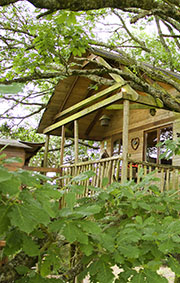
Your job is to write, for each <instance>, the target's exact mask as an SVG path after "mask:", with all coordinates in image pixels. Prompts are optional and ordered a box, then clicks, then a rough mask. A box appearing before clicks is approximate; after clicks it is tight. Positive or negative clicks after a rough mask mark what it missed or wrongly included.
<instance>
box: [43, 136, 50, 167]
mask: <svg viewBox="0 0 180 283" xmlns="http://www.w3.org/2000/svg"><path fill="white" fill-rule="evenodd" d="M49 138H50V136H49V135H46V142H45V150H44V160H43V167H47V164H48V150H49Z"/></svg>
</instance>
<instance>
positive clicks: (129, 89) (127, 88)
mask: <svg viewBox="0 0 180 283" xmlns="http://www.w3.org/2000/svg"><path fill="white" fill-rule="evenodd" d="M96 61H97V62H98V63H99V64H101V65H103V66H104V67H106V68H107V69H112V67H111V65H110V64H108V62H107V61H106V60H104V59H103V58H102V57H99V56H98V57H97V58H96ZM109 75H110V76H111V77H112V78H113V79H114V80H115V81H116V82H120V83H121V84H122V85H124V86H123V89H124V91H125V92H126V93H131V95H133V97H134V99H135V98H138V93H137V92H136V91H135V90H134V89H133V88H132V87H131V86H130V85H129V84H128V83H127V82H126V81H125V80H124V79H123V78H122V77H121V76H120V75H118V74H113V73H110V74H109Z"/></svg>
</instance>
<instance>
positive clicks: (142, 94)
mask: <svg viewBox="0 0 180 283" xmlns="http://www.w3.org/2000/svg"><path fill="white" fill-rule="evenodd" d="M72 62H76V61H75V59H72V58H71V63H72ZM130 64H131V62H129V61H128V59H127V58H124V57H123V56H122V55H117V54H114V53H112V52H106V51H102V50H96V49H93V51H88V52H87V53H86V54H85V55H84V58H81V60H79V61H78V64H77V65H75V66H74V67H73V70H74V72H75V71H76V69H77V68H78V69H79V68H80V67H79V66H80V65H81V70H82V73H83V72H84V71H87V73H88V72H89V75H87V76H86V77H84V76H80V75H73V76H70V77H68V78H65V79H63V80H61V81H59V83H58V84H57V86H56V88H55V91H54V94H53V95H52V97H51V98H50V100H49V102H48V104H47V107H46V110H45V111H44V114H43V116H42V118H41V121H40V123H39V127H38V133H43V134H45V135H46V136H47V138H46V154H45V159H44V167H45V168H41V169H40V168H39V169H38V168H37V170H38V171H44V172H48V171H54V172H57V173H61V174H62V175H74V174H79V173H81V172H83V171H87V170H93V171H94V172H95V173H96V175H95V176H94V177H93V178H91V179H90V181H89V182H90V184H91V185H93V186H101V183H102V179H103V177H108V178H109V182H110V183H111V182H113V181H114V180H116V181H120V180H121V182H124V181H126V180H127V179H128V180H131V179H134V180H135V181H136V182H139V181H140V177H139V175H138V172H139V170H140V169H141V168H143V169H144V175H146V174H147V173H148V172H151V171H153V170H155V172H156V173H155V174H156V175H157V176H158V177H159V178H160V179H159V180H160V181H159V185H160V187H161V190H164V189H169V188H172V187H173V188H174V187H176V188H177V187H178V186H179V171H180V166H179V165H180V163H179V157H178V156H174V157H173V158H172V159H170V160H165V159H161V160H159V155H160V153H162V152H163V151H164V149H163V147H159V148H157V147H156V144H157V143H158V142H159V141H165V140H166V139H173V138H174V139H176V138H177V136H178V135H179V132H180V114H179V113H178V110H177V111H176V112H175V111H169V110H168V108H169V109H170V107H168V104H166V103H164V102H163V101H162V100H161V99H160V98H159V96H158V95H157V96H156V94H155V95H154V97H153V96H152V92H151V91H150V90H151V89H150V87H149V88H148V87H147V83H148V84H149V85H150V86H153V89H156V90H157V93H158V92H159V91H161V92H164V93H166V92H168V93H169V94H171V96H172V97H178V95H180V94H179V92H178V90H177V89H175V88H174V87H172V85H171V84H170V83H169V81H170V79H171V80H175V81H176V83H177V84H179V82H180V75H178V74H177V73H173V72H170V71H165V70H163V69H160V68H159V72H160V73H163V75H164V76H166V77H167V81H168V83H167V82H164V81H162V80H161V79H160V77H161V76H160V75H159V77H158V78H156V77H153V70H154V68H153V67H152V66H151V65H148V64H144V66H146V67H147V68H148V69H149V70H150V74H148V73H147V72H146V71H144V72H142V70H140V71H139V72H140V75H141V77H142V78H143V81H144V86H143V85H141V86H139V85H136V83H134V82H132V81H131V80H130V78H131V75H132V76H133V73H132V68H130V67H132V66H130ZM141 64H142V65H143V63H141ZM94 69H98V70H101V71H102V75H101V77H99V76H96V73H93V72H92V70H94ZM108 69H109V70H116V71H113V72H112V73H111V72H110V73H108V72H107V70H108ZM118 71H119V73H118ZM128 75H129V76H128ZM95 77H96V82H97V78H98V79H99V84H98V89H96V88H95V87H94V86H95V83H94V78H95ZM50 135H56V136H61V157H60V164H59V169H58V168H47V152H48V142H49V136H50ZM65 138H74V143H75V145H74V148H75V162H74V164H71V165H64V164H63V153H64V148H63V147H64V142H65ZM79 139H81V140H93V141H100V142H101V150H102V152H103V150H104V148H106V150H107V152H108V155H109V157H107V158H103V159H100V160H95V161H94V160H93V161H86V162H80V161H79V159H78V140H79ZM29 169H30V168H29ZM32 170H33V169H32ZM67 181H68V180H67V179H65V181H64V182H65V183H66V182H67Z"/></svg>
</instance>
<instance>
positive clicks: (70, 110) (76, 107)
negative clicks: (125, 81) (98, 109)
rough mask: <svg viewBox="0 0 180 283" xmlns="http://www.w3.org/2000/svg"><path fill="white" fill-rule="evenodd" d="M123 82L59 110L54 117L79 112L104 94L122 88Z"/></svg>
mask: <svg viewBox="0 0 180 283" xmlns="http://www.w3.org/2000/svg"><path fill="white" fill-rule="evenodd" d="M121 86H122V84H121V83H116V84H114V85H112V86H110V87H108V88H106V89H104V90H102V91H100V92H98V93H96V94H94V95H92V96H91V97H88V98H86V99H84V100H83V101H80V102H79V103H76V104H75V105H73V106H71V107H69V108H67V109H65V110H64V111H62V112H59V113H58V114H57V115H56V116H55V117H54V119H57V118H60V117H63V116H64V115H66V114H68V115H70V114H72V113H74V112H77V111H78V110H79V109H80V108H83V107H85V106H87V105H89V104H91V103H92V102H96V101H97V100H98V99H100V98H102V97H103V96H105V95H107V94H110V93H111V92H113V91H115V90H116V89H118V88H121Z"/></svg>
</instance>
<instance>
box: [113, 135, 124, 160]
mask: <svg viewBox="0 0 180 283" xmlns="http://www.w3.org/2000/svg"><path fill="white" fill-rule="evenodd" d="M121 154H122V139H121V138H118V139H117V140H115V141H114V142H113V156H117V155H121Z"/></svg>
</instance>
